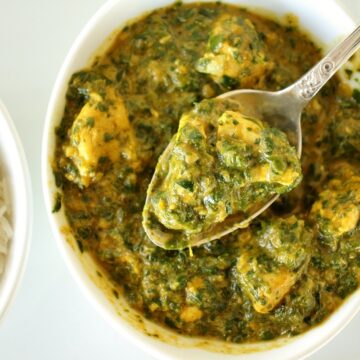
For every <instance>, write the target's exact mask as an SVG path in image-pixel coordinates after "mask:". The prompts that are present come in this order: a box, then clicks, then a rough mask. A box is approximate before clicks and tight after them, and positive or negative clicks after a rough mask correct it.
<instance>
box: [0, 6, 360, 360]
mask: <svg viewBox="0 0 360 360" xmlns="http://www.w3.org/2000/svg"><path fill="white" fill-rule="evenodd" d="M134 1H136V0H134ZM292 1H301V0H292ZM317 1H324V2H326V0H317ZM344 2H345V3H346V5H347V6H348V8H349V9H351V11H352V13H353V15H354V17H355V18H357V19H358V20H360V1H359V0H344ZM102 3H104V0H58V1H56V0H0V98H2V100H3V101H4V103H5V105H6V106H7V107H8V110H9V112H10V113H11V115H12V118H13V120H14V122H15V125H16V127H17V129H18V132H19V134H20V137H21V139H22V141H23V145H24V148H25V152H26V155H27V160H28V162H29V166H30V171H31V176H32V188H33V195H34V229H33V234H32V243H31V250H30V256H29V261H28V265H27V269H26V273H25V276H24V279H23V282H22V284H21V287H20V290H19V292H18V294H17V297H16V299H15V302H14V304H13V306H12V307H11V309H10V311H9V313H8V314H7V316H6V317H5V319H4V320H3V321H2V322H1V324H0V325H1V326H0V359H1V360H25V359H26V360H50V359H51V360H63V359H66V360H73V359H80V360H81V359H86V360H99V359H107V360H112V359H126V360H132V359H134V360H135V359H136V360H139V359H144V360H150V359H152V358H151V357H150V356H148V355H147V354H145V353H144V352H142V351H141V350H140V349H138V348H136V347H134V346H133V345H132V344H129V343H128V342H127V341H126V340H125V339H123V338H121V337H120V336H119V335H118V334H117V333H116V332H115V331H114V330H113V329H112V328H111V327H110V326H109V325H108V324H107V323H106V322H105V321H104V320H103V319H102V318H101V317H100V315H99V314H98V313H97V312H95V310H94V309H93V308H92V307H91V306H90V304H89V303H88V302H87V300H86V299H85V297H84V296H83V295H82V293H81V292H80V290H79V289H78V287H77V285H76V284H75V281H74V280H73V279H72V277H71V276H70V274H69V272H68V270H67V269H66V267H65V264H64V262H63V260H62V259H61V257H60V254H59V252H58V250H57V248H56V245H55V242H54V240H53V238H52V234H51V231H50V227H49V224H48V221H47V217H46V214H45V208H44V205H43V197H42V191H41V183H40V144H41V136H42V127H43V122H44V116H45V111H46V106H47V102H48V99H49V95H50V91H51V89H52V86H53V83H54V80H55V77H56V74H57V72H58V70H59V67H60V65H61V63H62V61H63V60H64V56H65V54H66V53H67V51H68V49H69V47H70V45H71V44H72V42H73V40H74V39H75V37H76V35H77V34H78V33H79V31H80V30H81V28H82V27H83V25H84V24H85V23H86V21H87V20H88V19H89V17H90V16H91V15H92V14H93V13H94V12H95V11H96V9H97V8H98V7H99V6H100V5H101V4H102ZM358 342H359V343H358ZM340 356H341V358H342V359H344V360H345V359H360V315H358V316H357V317H356V318H355V319H354V320H353V321H352V322H351V324H350V325H349V326H348V327H347V328H346V329H345V330H344V331H343V332H342V333H341V334H340V335H339V336H337V338H336V339H335V340H333V341H332V342H331V343H330V344H329V345H328V346H326V347H325V348H324V349H322V350H321V351H319V352H318V353H317V354H315V355H314V356H313V357H312V359H314V360H316V359H317V360H320V359H327V360H331V359H334V360H339V359H340Z"/></svg>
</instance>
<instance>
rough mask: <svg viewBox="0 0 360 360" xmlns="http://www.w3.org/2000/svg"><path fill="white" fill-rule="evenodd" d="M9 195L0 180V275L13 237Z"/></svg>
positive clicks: (2, 180) (3, 181) (3, 182)
mask: <svg viewBox="0 0 360 360" xmlns="http://www.w3.org/2000/svg"><path fill="white" fill-rule="evenodd" d="M9 200H10V199H9V193H8V191H7V187H6V183H5V180H4V179H1V180H0V274H2V272H3V271H4V267H5V259H6V255H7V252H8V245H9V244H8V243H9V241H10V239H11V238H12V236H13V230H12V227H11V225H10V222H9V218H10V206H9V205H10V204H9Z"/></svg>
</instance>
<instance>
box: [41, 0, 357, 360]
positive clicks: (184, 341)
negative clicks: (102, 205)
mask: <svg viewBox="0 0 360 360" xmlns="http://www.w3.org/2000/svg"><path fill="white" fill-rule="evenodd" d="M228 2H230V3H234V4H241V5H245V6H249V7H251V8H254V7H256V8H260V9H263V10H268V11H269V12H270V13H272V14H275V15H277V16H280V17H281V16H283V15H285V14H287V13H293V14H296V15H297V16H298V18H299V20H300V24H301V26H302V27H303V28H304V29H306V30H307V31H309V32H310V33H311V34H314V37H315V38H316V39H317V40H319V41H320V42H321V43H322V44H325V45H326V46H331V45H334V43H336V42H337V41H338V40H339V39H341V38H342V37H344V36H345V35H346V34H348V33H350V32H351V31H352V30H353V28H354V27H355V24H354V22H353V21H352V20H351V18H350V17H349V16H348V15H347V14H346V13H345V12H344V10H343V9H342V8H341V7H340V5H339V4H338V3H337V2H336V1H334V0H326V1H323V0H320V1H313V0H301V1H289V0H238V1H236V0H235V1H234V0H233V1H228ZM171 3H172V0H170V1H169V0H153V1H151V2H150V1H147V0H137V1H133V0H111V1H108V2H107V3H106V4H105V5H104V6H103V7H102V8H101V9H100V10H99V11H98V12H97V13H96V14H95V15H94V16H93V17H92V18H91V20H90V21H89V22H88V23H87V25H86V26H85V28H84V29H83V31H82V32H81V33H80V35H79V36H78V38H77V39H76V41H75V43H74V45H73V46H72V48H71V50H70V52H69V54H68V56H67V58H66V60H65V62H64V64H63V66H62V68H61V70H60V73H59V75H58V77H57V80H56V83H55V86H54V89H53V92H52V95H51V98H50V103H49V106H48V111H47V115H46V123H45V129H44V135H43V148H42V180H43V189H44V196H45V202H46V207H47V212H48V214H49V219H50V223H51V226H52V229H53V232H54V235H55V238H56V240H57V243H58V246H59V248H60V250H61V253H62V255H63V257H64V259H65V262H66V264H67V265H68V267H69V269H70V271H71V273H72V274H73V276H74V278H75V279H76V280H77V282H78V284H79V286H80V287H81V288H82V290H83V291H84V293H85V295H86V297H87V298H88V299H89V301H90V302H91V303H92V304H93V305H94V307H95V308H96V309H97V310H98V311H99V312H100V313H101V314H102V315H103V316H104V317H105V318H106V319H107V320H108V321H109V322H110V323H111V324H112V325H113V326H114V327H115V328H116V329H117V330H118V331H119V332H120V333H121V334H122V335H123V336H124V337H127V338H128V339H129V340H130V341H132V342H133V343H136V344H137V345H138V346H139V347H141V348H142V349H143V350H145V351H147V352H149V353H150V354H151V355H152V356H154V357H156V358H159V359H185V358H187V359H194V358H196V359H199V360H201V359H204V360H205V359H207V360H211V359H222V358H224V359H240V358H241V359H245V358H246V359H279V360H280V359H299V358H304V357H306V356H308V355H310V354H311V353H313V352H314V351H316V350H318V349H319V348H320V347H321V346H323V345H324V344H326V343H327V342H328V341H329V340H330V339H331V338H333V337H334V336H335V335H336V334H337V333H338V332H339V331H340V330H341V329H342V328H343V327H344V326H345V325H346V324H347V323H348V322H349V321H350V320H351V318H352V317H353V316H354V315H355V314H356V313H357V311H358V310H359V308H360V291H357V292H355V293H354V294H353V295H352V296H350V297H349V298H348V299H347V300H346V301H345V303H344V304H343V305H342V306H341V307H340V309H339V310H337V311H336V312H335V313H334V314H333V315H332V316H331V317H330V318H329V319H328V320H327V321H325V322H324V323H323V324H321V325H319V326H317V327H316V328H314V329H312V330H310V331H308V332H306V333H305V334H302V335H300V336H297V337H294V338H291V339H278V340H275V341H270V342H263V343H256V344H240V345H235V344H225V343H223V342H219V341H212V340H204V339H198V338H191V339H190V338H187V337H183V336H179V335H177V334H175V333H173V332H171V331H169V330H166V329H164V328H162V327H160V326H158V325H155V324H153V323H151V322H149V321H147V320H145V319H144V318H142V317H141V316H139V314H137V313H136V312H134V311H133V310H132V309H131V308H129V306H128V305H127V303H126V302H125V301H124V300H123V299H121V298H120V299H119V300H116V301H115V298H114V296H113V294H112V291H111V290H112V284H111V283H110V281H108V280H104V277H103V278H99V276H98V275H97V272H99V271H100V272H101V270H99V269H98V268H97V266H96V264H95V263H94V261H93V260H92V259H91V257H90V256H89V255H88V254H87V253H84V254H81V253H80V251H79V249H78V247H77V246H76V242H75V240H74V238H73V237H72V236H71V234H69V232H66V231H65V232H64V231H62V230H61V229H64V228H65V227H66V226H67V221H66V218H65V216H64V213H63V211H60V212H58V213H56V214H52V212H51V209H52V206H53V201H54V196H55V193H56V191H58V189H57V188H56V186H55V183H54V177H53V174H52V169H51V160H52V159H53V154H54V148H55V133H54V128H55V127H56V126H57V125H58V124H59V123H60V121H61V118H62V115H63V111H64V105H65V93H66V89H67V85H68V81H69V79H70V77H71V75H72V74H73V73H74V72H75V71H77V70H80V69H82V68H84V67H85V66H86V65H87V64H88V62H89V59H90V58H91V57H92V56H93V55H94V53H95V52H96V51H97V49H98V48H99V47H101V46H102V45H103V43H104V41H105V39H107V38H108V37H109V35H110V34H112V33H113V32H114V30H115V29H117V28H119V27H121V26H123V25H124V24H125V23H126V22H127V21H128V20H130V19H133V18H135V17H137V16H139V15H141V14H143V13H144V12H146V11H149V10H153V9H155V8H157V7H161V6H165V5H169V4H171ZM146 333H148V334H150V335H152V336H148V335H146ZM158 337H160V338H161V339H163V340H164V341H165V342H163V341H159V340H158V339H157V338H158ZM209 350H210V351H212V352H210V351H209ZM219 352H227V353H230V354H231V355H226V356H225V355H224V356H222V355H221V354H219Z"/></svg>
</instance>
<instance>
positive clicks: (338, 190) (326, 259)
mask: <svg viewBox="0 0 360 360" xmlns="http://www.w3.org/2000/svg"><path fill="white" fill-rule="evenodd" d="M320 56H321V51H320V50H319V49H318V48H317V47H316V46H315V45H314V43H313V42H312V41H311V40H310V39H309V38H308V37H307V36H306V35H304V34H303V33H301V31H300V30H299V29H298V28H297V27H296V26H295V25H294V24H293V23H291V22H290V23H288V24H287V25H280V24H278V23H276V22H275V21H273V20H270V19H267V18H266V17H263V16H260V15H257V14H254V13H252V12H249V11H247V10H244V9H242V8H238V7H234V6H230V5H226V4H222V3H211V4H207V3H201V4H187V5H183V4H180V3H176V4H174V5H173V6H170V7H167V8H164V9H158V10H156V11H153V12H152V13H150V14H148V15H146V16H145V17H143V18H141V19H138V20H137V21H135V22H134V23H132V24H131V25H128V26H126V27H125V28H123V29H122V31H121V32H119V34H118V36H117V39H116V41H115V43H114V44H113V46H112V47H111V49H110V50H108V51H107V52H106V53H104V54H103V55H102V56H99V57H98V58H97V59H96V60H95V61H94V63H93V64H92V66H91V67H89V68H87V69H84V70H82V71H79V72H77V73H75V74H74V75H73V76H72V78H71V80H70V83H69V88H68V91H67V95H66V106H65V111H64V116H63V119H62V122H61V124H60V125H59V127H58V128H57V130H56V134H57V146H56V152H55V159H54V174H55V180H56V184H57V186H58V187H59V193H60V194H61V196H60V197H57V202H56V204H55V207H54V211H58V210H59V209H60V207H61V206H62V207H63V208H64V211H65V214H66V216H67V219H68V222H69V226H70V228H71V232H72V234H73V235H74V237H75V239H76V240H77V243H78V245H79V248H80V250H81V251H82V252H89V253H90V254H91V255H92V256H93V257H94V258H95V259H96V260H97V262H98V263H99V265H100V266H101V267H102V268H103V269H104V271H106V273H107V274H108V276H109V277H110V278H111V280H112V282H113V283H114V284H116V286H117V287H118V290H117V291H118V292H119V294H121V296H124V297H125V298H126V299H127V301H128V302H129V304H130V305H131V306H132V307H133V308H134V309H136V310H137V311H139V312H140V313H142V314H143V315H144V316H145V317H146V318H148V319H151V320H152V321H154V322H156V323H158V324H162V325H164V326H166V327H168V328H171V329H173V330H174V331H176V332H178V333H181V334H186V335H189V336H205V337H211V338H216V339H222V340H225V341H228V342H249V341H250V342H251V341H258V340H269V339H273V338H276V337H280V336H293V335H296V334H300V333H302V332H304V331H306V330H307V329H309V328H311V327H312V326H314V325H316V324H318V323H320V322H321V321H323V320H324V319H326V318H327V317H328V316H329V315H330V314H331V313H332V312H333V311H334V310H335V309H336V308H337V307H338V306H339V305H340V304H341V303H342V301H343V300H344V299H345V298H346V297H347V296H348V295H349V294H351V293H352V292H353V291H354V290H355V289H357V287H358V284H359V281H360V252H359V249H360V225H359V211H360V166H359V162H358V159H359V153H360V142H359V133H360V132H359V128H360V104H359V103H358V102H357V101H358V100H359V96H357V95H358V93H355V94H354V95H355V96H354V97H353V96H352V92H351V91H350V89H349V88H348V87H347V86H345V85H344V84H343V83H341V82H340V81H339V79H334V80H332V81H331V82H329V83H328V84H327V85H326V87H325V88H324V89H323V90H322V91H321V92H320V94H319V95H318V96H317V97H316V98H315V99H314V100H313V101H312V102H311V103H310V104H309V105H308V106H307V108H306V109H305V111H304V113H303V116H302V124H303V132H304V151H303V156H302V159H301V162H302V164H301V165H302V172H303V181H302V182H301V183H300V185H299V186H297V187H296V189H294V190H293V191H291V192H289V193H287V194H284V195H282V196H281V197H280V199H279V200H278V201H277V202H276V203H274V204H273V205H272V207H271V208H270V209H269V210H267V211H266V212H265V213H264V214H263V215H262V216H261V217H260V218H258V219H257V220H255V221H254V222H253V223H251V224H250V226H249V227H248V228H247V229H243V230H238V231H236V232H233V233H231V234H230V235H227V236H225V237H224V238H222V239H220V240H216V241H212V242H210V243H207V244H204V245H201V246H199V247H196V248H193V249H192V252H190V251H189V250H188V249H184V250H176V251H175V250H164V249H162V248H159V247H157V246H155V245H154V244H153V243H152V242H151V241H150V240H149V239H148V238H147V236H146V234H145V232H144V230H143V227H142V210H143V207H144V202H145V197H146V190H147V187H148V184H149V181H150V179H151V177H152V174H153V173H154V169H155V166H156V163H157V160H158V158H159V155H160V154H161V153H162V152H163V150H164V149H165V147H166V146H167V144H168V143H169V142H170V140H171V138H172V136H173V135H174V134H175V133H176V131H177V129H178V125H179V119H180V118H181V117H182V116H186V115H184V114H187V113H189V111H190V112H191V111H195V112H196V111H198V110H196V109H199V108H201V107H203V106H208V105H206V104H211V101H212V100H207V99H211V98H214V97H216V96H217V95H219V94H221V93H223V92H225V91H228V90H231V89H236V88H242V87H243V88H255V89H268V90H279V89H282V88H284V87H286V86H288V85H289V84H291V83H292V82H294V81H295V80H296V79H298V78H299V77H300V76H301V75H302V74H303V73H305V72H306V71H307V70H308V69H309V68H310V67H311V66H312V65H313V64H314V63H315V62H316V61H318V60H319V58H320ZM203 101H205V102H203ZM195 104H197V105H195ZM194 106H195V110H192V109H194ZM230 115H231V116H230V118H228V116H226V117H225V118H224V119H223V120H224V122H225V123H226V122H227V121H233V120H234V119H233V117H234V116H233V115H232V114H230ZM237 116H238V115H237ZM236 120H237V119H236V118H235V121H236ZM249 121H250V120H249ZM188 125H191V124H190V123H189V122H186V121H184V127H183V128H182V129H183V131H187V130H186V127H187V126H188ZM251 126H252V125H251ZM254 126H255V125H254ZM224 131H225V130H224ZM266 132H269V133H268V134H267V136H270V137H271V136H273V134H272V133H271V131H270V130H268V129H266ZM190 137H191V135H190ZM196 139H197V136H194V141H197V140H196ZM199 141H200V139H199ZM237 145H238V144H232V143H225V142H222V143H220V144H219V149H220V150H219V151H220V152H221V154H222V156H223V161H224V163H225V164H227V167H228V168H231V167H232V166H234V167H236V166H242V164H243V160H242V159H238V158H237V156H242V154H244V153H242V152H240V153H238V152H237V149H236V150H235V151H233V147H234V146H235V148H236V146H237ZM245 153H246V149H245ZM186 156H188V160H189V161H190V162H191V161H192V160H193V157H196V156H197V153H196V152H194V153H193V152H191V151H190V152H188V153H186ZM201 156H203V155H201ZM289 156H291V154H289ZM283 159H284V158H283V157H282V156H280V157H279V159H278V160H276V161H273V162H272V163H269V164H268V166H270V167H272V168H274V169H276V171H282V169H283V164H282V161H283ZM239 160H240V162H239ZM170 165H171V164H169V166H170ZM215 169H216V172H212V173H211V174H213V176H214V177H216V182H217V184H219V186H218V187H219V188H221V186H223V185H220V184H222V182H223V181H224V182H225V181H226V180H227V176H228V175H227V174H226V173H221V170H222V169H219V171H217V170H218V169H217V168H216V167H215ZM296 171H298V170H296ZM230 174H231V175H230ZM259 174H260V173H259ZM229 176H235V175H234V174H233V173H232V172H231V171H230V172H229ZM259 176H261V175H259ZM275 176H276V175H275ZM179 180H181V179H179ZM183 180H185V181H180V184H179V185H180V187H181V188H183V189H184V191H188V190H193V191H198V189H197V186H198V184H196V183H191V180H189V179H183ZM295 182H296V181H295ZM228 198H229V199H230V201H234V202H236V201H238V199H236V198H234V197H233V196H232V195H229V196H228ZM209 200H210V199H209ZM158 206H160V207H161V206H162V205H161V203H160V202H159V203H158ZM166 206H167V205H166ZM235 206H239V207H240V206H242V205H241V204H240V205H239V204H236V205H235ZM217 215H218V213H216V214H214V215H211V216H217ZM219 216H222V215H221V211H219ZM175 220H176V219H175ZM176 221H177V220H176ZM191 221H192V220H191V218H190V221H189V222H187V221H186V219H185V221H183V220H181V226H184V227H185V226H186V227H189V228H191V229H193V228H194V225H193V224H192V222H191ZM195 228H196V226H195Z"/></svg>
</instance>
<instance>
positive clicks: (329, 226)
mask: <svg viewBox="0 0 360 360" xmlns="http://www.w3.org/2000/svg"><path fill="white" fill-rule="evenodd" d="M310 216H311V218H312V220H313V221H314V223H315V224H316V227H317V229H318V231H319V233H320V234H321V236H322V237H323V239H324V240H325V243H327V244H328V245H329V246H330V247H331V248H333V249H335V248H336V247H337V244H338V241H339V239H340V238H341V237H342V236H343V235H345V234H347V233H349V232H351V231H353V230H354V229H355V228H356V227H357V224H358V222H359V218H360V176H357V175H356V174H354V173H353V172H351V170H350V169H349V168H348V167H346V166H345V167H344V168H343V169H342V170H341V169H340V170H339V172H338V173H337V174H335V177H334V179H332V180H330V181H329V183H328V185H327V188H326V189H325V190H324V191H322V192H321V193H320V194H319V199H318V200H317V201H316V202H315V203H314V204H313V206H312V209H311V213H310Z"/></svg>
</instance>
